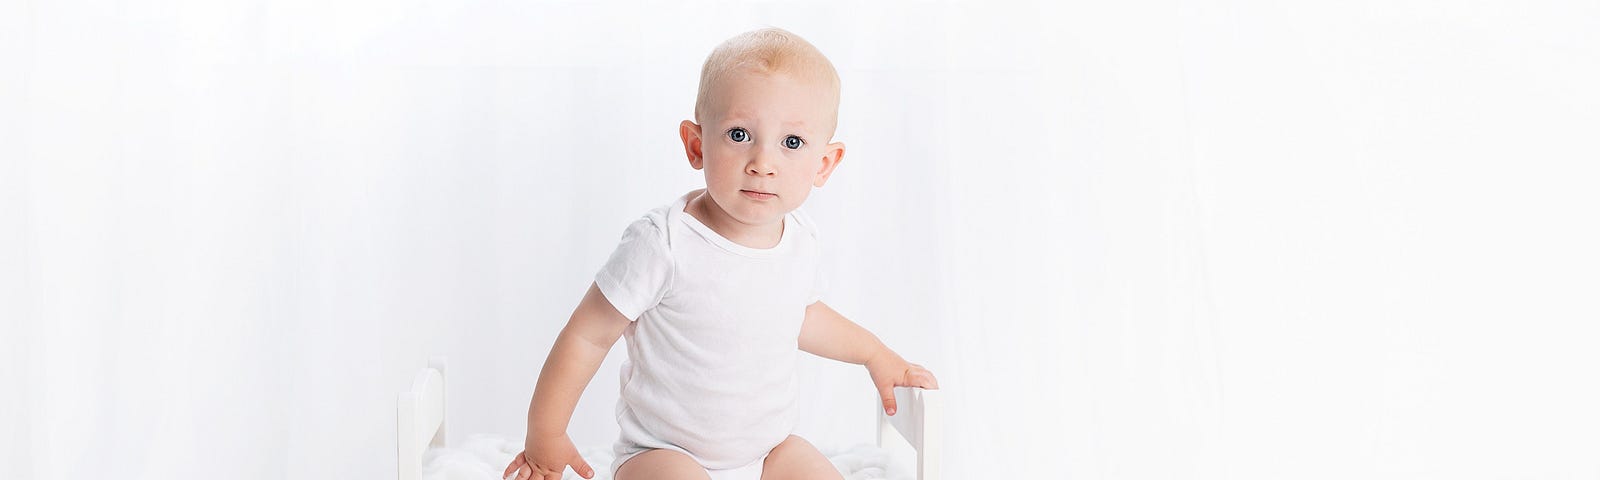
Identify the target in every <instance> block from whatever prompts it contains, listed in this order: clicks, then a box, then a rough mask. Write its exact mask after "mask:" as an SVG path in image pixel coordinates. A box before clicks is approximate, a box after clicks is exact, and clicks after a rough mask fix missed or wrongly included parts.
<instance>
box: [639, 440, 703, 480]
mask: <svg viewBox="0 0 1600 480" xmlns="http://www.w3.org/2000/svg"><path fill="white" fill-rule="evenodd" d="M710 479H711V477H710V476H708V475H706V469H705V467H701V466H700V464H699V463H696V462H695V461H694V459H692V458H689V456H688V455H684V454H683V452H678V451H673V450H666V449H660V448H658V449H654V450H650V451H648V452H644V453H641V454H638V455H634V456H633V458H630V459H628V461H626V462H623V463H622V466H621V467H618V468H617V478H616V480H710Z"/></svg>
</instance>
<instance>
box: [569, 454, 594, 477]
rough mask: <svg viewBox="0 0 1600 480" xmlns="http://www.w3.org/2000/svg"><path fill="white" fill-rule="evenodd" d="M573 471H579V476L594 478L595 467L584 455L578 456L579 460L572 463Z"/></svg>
mask: <svg viewBox="0 0 1600 480" xmlns="http://www.w3.org/2000/svg"><path fill="white" fill-rule="evenodd" d="M572 471H574V472H578V476H580V477H583V478H594V468H593V467H590V466H589V462H586V461H584V460H583V457H578V461H577V462H576V463H573V464H572Z"/></svg>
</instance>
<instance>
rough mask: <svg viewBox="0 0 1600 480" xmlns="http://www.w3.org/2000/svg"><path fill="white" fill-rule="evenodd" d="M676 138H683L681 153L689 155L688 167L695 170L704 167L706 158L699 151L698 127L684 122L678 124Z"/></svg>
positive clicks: (689, 122) (686, 121) (692, 123)
mask: <svg viewBox="0 0 1600 480" xmlns="http://www.w3.org/2000/svg"><path fill="white" fill-rule="evenodd" d="M678 136H679V137H681V138H683V152H684V153H685V154H688V155H689V166H691V167H694V169H695V170H699V169H701V168H703V167H705V162H706V157H705V154H704V153H702V152H701V151H700V125H698V124H695V123H694V122H691V121H688V120H684V121H683V123H679V124H678Z"/></svg>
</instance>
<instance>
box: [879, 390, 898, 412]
mask: <svg viewBox="0 0 1600 480" xmlns="http://www.w3.org/2000/svg"><path fill="white" fill-rule="evenodd" d="M878 396H879V397H881V398H883V413H885V414H888V415H889V416H894V407H895V404H894V384H893V383H886V384H883V385H878Z"/></svg>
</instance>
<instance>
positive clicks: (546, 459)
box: [500, 433, 594, 480]
mask: <svg viewBox="0 0 1600 480" xmlns="http://www.w3.org/2000/svg"><path fill="white" fill-rule="evenodd" d="M567 465H572V471H574V472H578V476H581V477H583V478H594V469H593V468H590V467H589V462H585V461H583V456H581V455H578V447H575V446H573V445H572V439H571V438H569V437H567V434H565V433H563V434H561V435H560V436H557V437H547V438H536V437H534V436H531V435H530V436H529V437H528V444H527V448H526V449H525V450H523V451H522V452H520V453H518V454H517V456H516V458H513V459H511V465H509V466H506V472H505V473H502V474H500V478H502V479H508V478H512V472H516V477H515V478H516V480H561V473H562V472H563V471H566V469H567Z"/></svg>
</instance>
